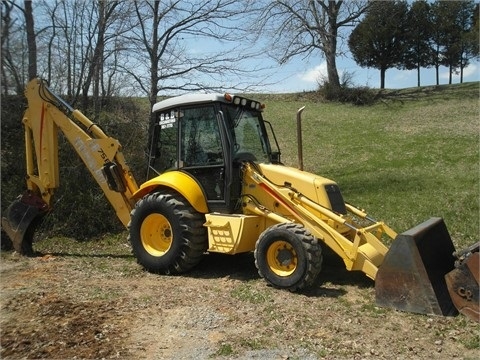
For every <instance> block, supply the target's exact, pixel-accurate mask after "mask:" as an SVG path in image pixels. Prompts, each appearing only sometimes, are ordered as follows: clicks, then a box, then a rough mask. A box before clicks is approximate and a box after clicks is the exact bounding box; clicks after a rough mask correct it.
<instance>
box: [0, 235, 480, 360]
mask: <svg viewBox="0 0 480 360" xmlns="http://www.w3.org/2000/svg"><path fill="white" fill-rule="evenodd" d="M78 246H81V245H78ZM115 246H116V248H117V250H116V251H111V249H110V248H108V249H107V248H104V247H103V246H102V243H101V241H100V242H99V243H98V244H96V246H95V247H94V248H92V249H90V250H88V251H79V250H78V249H80V248H78V249H75V248H73V249H69V250H60V251H58V250H57V251H56V252H51V251H44V252H43V255H42V256H38V257H34V258H25V257H22V256H19V255H18V254H16V253H11V252H4V253H2V254H1V263H0V275H1V298H0V306H1V308H0V309H1V320H0V330H1V333H0V335H1V348H0V357H1V358H2V359H478V358H480V349H479V330H480V326H479V325H478V324H476V323H474V322H472V321H470V320H468V319H467V318H465V317H464V316H462V315H460V316H457V317H448V318H447V317H438V316H426V315H418V314H409V313H402V312H398V311H395V310H391V309H384V308H379V307H376V306H375V303H374V297H375V294H374V284H373V282H371V281H370V280H368V279H366V278H365V277H364V276H363V275H362V274H356V273H349V272H346V271H345V270H344V269H343V267H342V266H340V265H341V264H339V263H338V262H335V261H334V260H332V259H328V258H327V259H326V261H325V263H324V270H323V272H322V274H321V277H320V279H319V281H318V283H316V284H315V286H314V287H313V288H312V289H310V290H308V291H307V292H303V293H290V292H288V291H281V290H276V289H273V288H271V287H269V286H267V284H266V283H265V282H264V281H263V280H262V279H260V278H259V276H258V275H257V272H256V269H255V265H254V261H253V255H251V254H244V255H238V256H233V257H232V256H227V255H223V256H222V255H215V254H210V255H206V256H205V259H204V260H203V261H202V263H201V264H200V265H199V266H198V267H197V268H196V269H195V270H194V271H192V272H190V273H188V274H186V275H182V276H161V275H154V274H149V273H147V272H145V271H143V270H142V269H141V268H140V267H139V266H138V265H137V264H136V262H135V259H134V258H133V257H132V256H131V255H130V250H129V246H128V244H127V243H126V242H125V241H123V240H122V241H120V243H119V244H116V245H115ZM52 248H55V247H52Z"/></svg>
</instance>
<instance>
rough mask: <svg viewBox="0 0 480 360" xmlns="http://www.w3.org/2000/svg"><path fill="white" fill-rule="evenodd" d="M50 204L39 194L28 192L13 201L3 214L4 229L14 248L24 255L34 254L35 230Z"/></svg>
mask: <svg viewBox="0 0 480 360" xmlns="http://www.w3.org/2000/svg"><path fill="white" fill-rule="evenodd" d="M47 209H48V205H47V204H46V203H45V202H44V201H43V200H42V199H41V198H40V197H38V196H36V195H34V194H31V193H26V194H24V195H20V196H19V197H18V198H17V199H16V200H15V201H13V202H12V203H11V204H10V206H9V207H8V208H7V210H6V211H5V213H4V214H2V229H3V230H4V231H5V232H6V233H7V235H8V237H9V238H10V240H11V241H12V245H13V248H14V249H15V250H16V251H17V252H19V253H20V254H22V255H27V256H33V255H34V252H33V249H32V240H33V232H34V230H35V228H36V227H37V225H38V224H39V222H40V220H41V219H42V217H43V215H45V214H46V212H47Z"/></svg>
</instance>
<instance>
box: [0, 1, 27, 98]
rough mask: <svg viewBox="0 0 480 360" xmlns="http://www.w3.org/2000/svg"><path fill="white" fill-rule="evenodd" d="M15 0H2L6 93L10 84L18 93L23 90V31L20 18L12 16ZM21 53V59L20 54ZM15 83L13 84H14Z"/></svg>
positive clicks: (4, 90) (3, 68)
mask: <svg viewBox="0 0 480 360" xmlns="http://www.w3.org/2000/svg"><path fill="white" fill-rule="evenodd" d="M13 7H14V3H13V1H5V0H4V1H2V51H1V57H2V87H3V92H4V94H8V93H9V91H10V86H12V87H14V88H15V90H16V92H17V94H21V93H22V91H23V75H22V73H23V68H22V67H21V64H22V63H23V60H22V59H23V57H22V51H21V48H22V43H23V42H22V38H21V37H19V33H22V32H21V31H20V29H19V27H18V24H15V22H17V23H18V22H19V21H18V19H16V18H13V17H12V13H13ZM19 54H20V61H18V55H19ZM12 83H13V84H12Z"/></svg>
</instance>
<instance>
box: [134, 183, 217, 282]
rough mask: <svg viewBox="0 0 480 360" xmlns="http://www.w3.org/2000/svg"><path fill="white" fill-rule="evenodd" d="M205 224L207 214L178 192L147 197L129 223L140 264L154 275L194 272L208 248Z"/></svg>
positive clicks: (138, 206)
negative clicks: (198, 210) (200, 211)
mask: <svg viewBox="0 0 480 360" xmlns="http://www.w3.org/2000/svg"><path fill="white" fill-rule="evenodd" d="M204 222H205V217H204V215H203V214H201V213H199V212H197V211H196V210H195V209H194V208H193V207H192V206H191V205H190V204H189V203H188V202H187V200H186V199H185V198H183V197H182V196H181V195H179V194H178V193H175V192H173V191H166V192H156V193H153V194H149V195H146V196H145V197H144V198H143V199H141V200H140V201H139V202H138V203H137V205H136V206H135V209H134V210H133V211H132V213H131V220H130V224H129V232H130V233H129V239H130V243H131V245H132V250H133V253H134V255H135V257H136V258H137V261H138V263H139V264H140V265H142V266H143V267H144V268H145V269H146V270H148V271H150V272H154V273H164V274H178V273H182V272H185V271H188V270H190V269H191V268H193V267H194V266H195V265H197V264H198V263H199V262H200V260H201V258H202V255H203V253H204V252H205V251H206V249H207V244H208V242H207V231H206V229H205V227H204V226H203V224H204Z"/></svg>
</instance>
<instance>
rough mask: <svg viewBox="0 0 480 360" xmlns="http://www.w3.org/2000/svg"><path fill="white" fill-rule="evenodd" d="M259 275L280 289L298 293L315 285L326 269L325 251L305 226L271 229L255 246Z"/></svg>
mask: <svg viewBox="0 0 480 360" xmlns="http://www.w3.org/2000/svg"><path fill="white" fill-rule="evenodd" d="M254 255H255V266H256V267H257V269H258V274H259V275H260V276H261V277H263V278H264V279H265V280H266V281H267V282H268V283H269V284H271V285H273V286H274V287H276V288H281V289H288V290H290V291H298V290H301V289H303V288H305V287H308V286H310V285H312V284H313V282H314V281H315V279H316V278H317V276H318V274H319V273H320V270H321V268H322V261H323V256H322V248H321V246H320V243H319V241H318V239H316V238H315V237H314V236H313V235H312V234H310V232H309V231H308V230H307V229H305V228H304V227H303V226H301V225H299V224H294V223H282V224H277V225H273V226H271V227H269V228H268V229H266V230H265V231H264V232H263V233H262V234H261V235H260V237H259V238H258V240H257V243H256V245H255V253H254Z"/></svg>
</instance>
